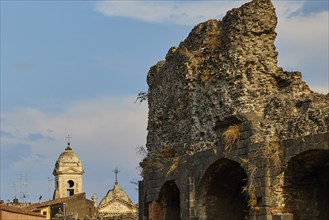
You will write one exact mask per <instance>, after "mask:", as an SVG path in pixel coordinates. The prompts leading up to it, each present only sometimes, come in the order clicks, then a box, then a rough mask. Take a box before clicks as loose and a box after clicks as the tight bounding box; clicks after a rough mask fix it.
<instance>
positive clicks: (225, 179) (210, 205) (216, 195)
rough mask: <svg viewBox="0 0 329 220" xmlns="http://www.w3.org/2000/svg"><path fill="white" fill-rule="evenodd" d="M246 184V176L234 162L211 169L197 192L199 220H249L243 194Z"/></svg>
mask: <svg viewBox="0 0 329 220" xmlns="http://www.w3.org/2000/svg"><path fill="white" fill-rule="evenodd" d="M246 181H247V174H246V172H245V171H244V169H243V168H242V167H241V166H240V165H239V164H238V163H237V162H235V161H233V160H229V159H219V160H217V161H216V162H214V163H213V164H212V165H210V166H209V167H208V169H207V170H206V172H205V173H204V175H203V177H202V179H201V181H200V183H199V186H198V191H197V199H198V207H197V212H198V216H199V218H200V220H201V219H202V220H205V219H209V220H210V219H223V220H232V219H239V220H242V219H247V217H248V213H249V211H248V205H247V198H246V195H245V194H243V193H242V187H243V186H245V185H246Z"/></svg>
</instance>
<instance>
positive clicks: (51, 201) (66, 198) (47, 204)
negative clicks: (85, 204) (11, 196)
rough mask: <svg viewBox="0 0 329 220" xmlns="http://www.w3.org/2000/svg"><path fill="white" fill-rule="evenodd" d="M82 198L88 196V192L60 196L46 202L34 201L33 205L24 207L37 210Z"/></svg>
mask: <svg viewBox="0 0 329 220" xmlns="http://www.w3.org/2000/svg"><path fill="white" fill-rule="evenodd" d="M81 198H84V199H85V198H86V193H79V194H75V195H73V196H69V197H64V198H58V199H54V200H49V201H46V202H40V203H34V204H32V205H29V206H26V207H24V209H26V210H36V209H39V208H42V207H46V206H51V205H55V204H61V203H63V202H67V201H69V200H73V199H81Z"/></svg>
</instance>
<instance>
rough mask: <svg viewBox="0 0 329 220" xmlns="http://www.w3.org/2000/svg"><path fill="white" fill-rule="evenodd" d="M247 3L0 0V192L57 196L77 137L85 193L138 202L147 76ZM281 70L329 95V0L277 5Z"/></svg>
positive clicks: (0, 194) (9, 195) (33, 197)
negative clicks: (121, 193) (56, 178)
mask: <svg viewBox="0 0 329 220" xmlns="http://www.w3.org/2000/svg"><path fill="white" fill-rule="evenodd" d="M244 2H246V1H23V0H22V1H10V0H1V133H0V134H1V185H0V187H1V191H0V199H3V200H6V201H7V200H8V199H10V200H12V198H13V196H14V194H15V193H14V187H13V184H14V183H15V185H16V187H15V188H16V196H17V197H19V196H20V195H19V194H20V191H22V190H21V189H20V186H21V185H22V182H24V181H21V180H20V178H21V177H22V176H24V178H25V176H26V174H28V175H27V177H28V178H27V181H26V182H27V192H28V198H27V199H28V200H32V201H36V200H37V198H39V196H40V195H43V198H44V199H48V197H49V196H48V195H49V190H48V188H49V186H50V188H51V190H50V195H52V191H53V185H54V184H53V181H50V182H49V183H50V185H48V178H50V179H53V176H52V171H53V168H54V165H55V162H56V160H57V157H58V155H59V154H60V153H61V152H62V151H63V150H64V149H65V147H66V139H65V137H66V136H67V134H68V133H69V134H70V135H71V136H72V140H71V142H72V148H73V150H74V151H75V152H76V153H77V154H78V155H79V157H80V159H81V160H82V163H83V166H84V168H85V171H86V173H85V175H84V179H83V181H84V184H83V189H84V191H86V192H87V196H88V198H90V197H91V196H92V195H93V194H94V193H96V194H97V195H98V198H99V200H100V199H101V198H102V197H103V196H105V195H106V192H107V190H108V189H109V188H111V187H112V185H113V183H114V174H113V172H112V171H113V170H114V168H115V167H116V166H117V167H118V168H119V170H121V172H120V174H119V183H120V185H121V186H122V187H123V188H124V189H125V190H126V191H127V192H128V194H129V195H130V196H131V197H132V199H133V201H134V202H137V191H136V190H135V186H134V185H133V184H131V183H130V181H131V180H133V181H135V180H138V179H140V177H139V175H138V170H137V167H138V163H139V160H140V158H139V157H138V156H137V155H136V151H135V148H136V147H137V146H141V145H145V141H146V134H147V133H146V124H147V103H142V104H136V103H134V101H135V99H136V97H137V94H138V92H139V91H146V90H147V84H146V74H147V72H148V70H149V68H150V67H151V66H152V65H154V64H155V63H156V62H157V61H159V60H162V59H164V57H165V55H166V52H167V51H168V50H169V48H170V47H171V46H177V45H178V44H179V43H180V41H182V40H184V38H186V37H187V35H188V33H189V32H190V30H191V29H192V28H193V26H194V25H196V24H197V23H199V22H202V21H205V20H207V19H210V18H217V19H220V18H222V16H223V15H224V14H225V12H226V11H227V10H229V9H231V8H233V7H238V6H240V5H241V4H243V3H244ZM273 3H274V5H275V7H276V11H277V14H278V19H279V23H278V27H277V33H278V36H277V40H276V42H275V43H276V46H277V50H278V52H279V66H282V67H283V68H284V69H285V70H299V71H301V72H302V74H303V79H304V80H305V81H306V82H307V83H308V84H309V85H310V88H311V89H313V90H315V91H318V92H321V93H328V92H329V89H328V87H329V85H328V84H329V82H328V81H329V78H328V32H329V31H328V26H329V25H328V20H329V18H328V4H329V3H328V1H273Z"/></svg>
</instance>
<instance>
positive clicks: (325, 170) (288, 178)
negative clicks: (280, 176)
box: [284, 150, 329, 220]
mask: <svg viewBox="0 0 329 220" xmlns="http://www.w3.org/2000/svg"><path fill="white" fill-rule="evenodd" d="M328 195H329V150H309V151H305V152H303V153H300V154H298V155H297V156H295V157H292V158H291V159H290V160H289V162H288V164H287V168H286V170H285V175H284V196H285V209H286V211H288V212H291V213H293V215H294V220H304V219H305V220H306V219H319V220H325V219H329V209H328V207H329V197H328Z"/></svg>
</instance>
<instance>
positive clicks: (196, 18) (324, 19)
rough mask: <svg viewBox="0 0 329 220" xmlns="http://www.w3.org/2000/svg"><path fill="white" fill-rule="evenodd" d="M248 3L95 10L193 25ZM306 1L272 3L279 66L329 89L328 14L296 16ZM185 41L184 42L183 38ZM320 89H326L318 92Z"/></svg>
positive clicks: (104, 5) (121, 5)
mask: <svg viewBox="0 0 329 220" xmlns="http://www.w3.org/2000/svg"><path fill="white" fill-rule="evenodd" d="M245 2H247V1H160V2H159V1H156V2H154V1H99V2H97V3H96V10H97V11H99V12H101V13H102V14H104V15H106V16H109V17H128V18H132V19H136V20H140V21H145V22H153V23H170V24H178V25H182V24H183V25H190V26H194V25H196V24H198V23H200V22H203V21H205V20H207V19H211V18H217V19H218V18H222V17H223V15H225V13H226V12H227V11H228V10H230V9H232V8H234V7H239V6H240V5H242V4H244V3H245ZM306 3H308V4H312V3H311V2H304V1H273V4H274V7H275V8H276V13H277V16H278V26H277V29H276V31H277V33H278V36H277V40H276V42H275V44H276V46H277V50H278V52H279V57H278V64H279V66H282V67H283V68H284V69H285V70H298V71H301V72H302V74H303V76H304V79H305V80H306V81H307V83H308V84H309V85H310V87H311V89H314V90H315V91H318V92H323V90H324V91H327V90H328V87H329V85H328V71H329V70H328V65H327V60H328V59H329V57H328V38H329V36H328V32H329V31H328V27H329V25H328V20H329V18H328V11H323V10H322V11H321V10H318V12H316V11H314V12H312V13H306V14H305V13H296V12H300V11H302V10H304V9H303V7H305V5H304V4H306ZM181 40H183V39H181ZM318 88H324V89H321V90H318Z"/></svg>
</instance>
